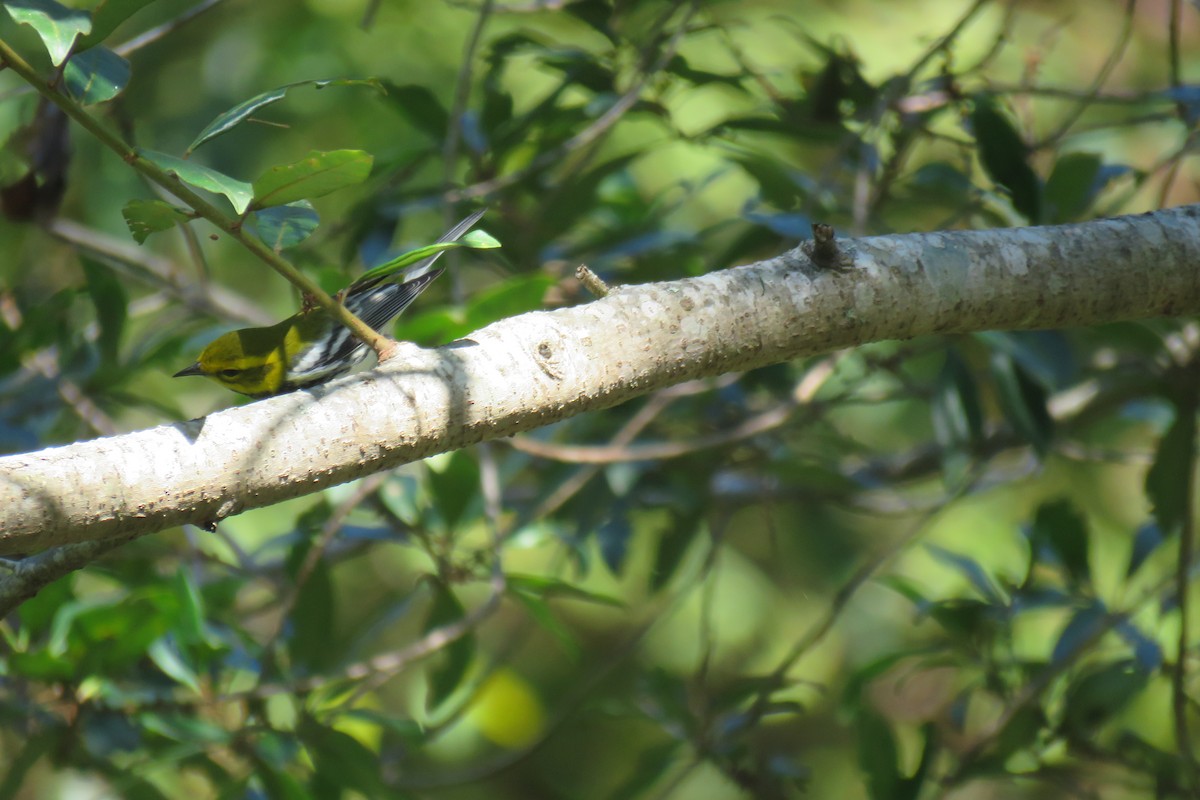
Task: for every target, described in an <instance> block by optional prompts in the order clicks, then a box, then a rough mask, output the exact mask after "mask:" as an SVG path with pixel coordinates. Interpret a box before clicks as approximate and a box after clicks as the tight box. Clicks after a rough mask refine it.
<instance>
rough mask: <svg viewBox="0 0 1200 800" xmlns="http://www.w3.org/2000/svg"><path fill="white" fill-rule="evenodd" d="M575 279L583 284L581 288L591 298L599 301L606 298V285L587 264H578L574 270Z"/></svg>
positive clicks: (607, 289) (607, 290)
mask: <svg viewBox="0 0 1200 800" xmlns="http://www.w3.org/2000/svg"><path fill="white" fill-rule="evenodd" d="M575 279H576V280H577V281H579V282H580V283H581V284H583V288H584V289H587V290H588V293H589V294H591V295H592V296H593V297H595V298H597V299H599V298H601V297H607V296H608V292H609V288H608V284H607V283H605V282H604V281H603V280H602V279H601V278H600V276H599V275H597V274H596V273H594V272H592V271H591V270H590V269H589V268H588V265H587V264H580V265H579V266H578V267H576V268H575Z"/></svg>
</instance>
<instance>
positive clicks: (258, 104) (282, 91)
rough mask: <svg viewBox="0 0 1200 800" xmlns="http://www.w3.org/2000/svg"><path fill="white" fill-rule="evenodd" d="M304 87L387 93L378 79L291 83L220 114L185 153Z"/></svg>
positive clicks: (256, 96) (341, 79) (189, 152)
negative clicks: (351, 88) (362, 87)
mask: <svg viewBox="0 0 1200 800" xmlns="http://www.w3.org/2000/svg"><path fill="white" fill-rule="evenodd" d="M304 86H314V87H316V88H317V89H324V88H325V87H327V86H370V87H371V88H373V89H375V90H376V91H378V92H380V93H381V94H385V93H386V92H385V89H384V87H383V84H382V83H381V82H380V81H379V80H377V79H376V78H367V79H359V80H356V79H350V78H336V79H325V80H308V81H297V82H296V83H289V84H288V85H286V86H280V87H279V88H277V89H271V90H270V91H267V92H263V93H262V94H258V95H255V96H254V97H251V98H250V99H249V100H246V101H244V102H241V103H238V104H237V105H236V106H234V107H233V108H231V109H229V110H228V111H224V112H222V113H220V114H218V115H217V117H216V119H214V120H213V121H212V122H210V123H208V125H206V126H204V130H202V131H200V134H199V135H198V136H197V137H196V138H195V140H193V141H192V143H191V144H189V145H188V148H187V150H186V151H185V152H186V153H187V154H188V155H190V154H191V153H192V152H193V151H194V150H195V149H196V148H197V147H199V146H200V145H202V144H204V143H205V142H208V141H211V140H212V139H215V138H217V137H218V136H220V135H222V134H225V133H228V132H229V131H231V130H233V129H234V128H236V127H237V126H238V125H240V124H241V123H243V122H245V121H246V120H247V119H249V117H250V115H251V114H253V113H254V112H256V111H259V110H261V109H263V108H265V107H267V106H269V105H271V104H272V103H277V102H279V101H280V100H282V99H283V98H284V97H286V96H287V94H288V92H290V91H291V90H292V89H298V88H300V87H304Z"/></svg>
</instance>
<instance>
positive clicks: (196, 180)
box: [137, 148, 254, 214]
mask: <svg viewBox="0 0 1200 800" xmlns="http://www.w3.org/2000/svg"><path fill="white" fill-rule="evenodd" d="M137 154H138V155H139V156H141V157H142V158H145V159H146V160H147V161H151V162H153V163H154V164H156V165H157V166H158V167H160V168H162V169H164V170H166V171H167V172H171V173H174V174H175V176H176V177H177V178H179V180H181V181H183V182H184V183H186V184H188V185H189V186H194V187H196V188H197V189H204V190H205V191H208V192H213V193H214V194H222V195H225V197H226V199H228V200H229V202H230V203H231V204H232V205H233V210H234V211H236V212H237V213H238V214H242V213H244V212H245V210H246V207H247V206H249V205H250V200H251V199H252V198H253V197H254V189H253V188H252V187H251V186H250V184H248V183H246V182H245V181H239V180H237V179H236V178H231V177H229V176H228V175H225V174H224V173H221V172H217V171H216V170H215V169H210V168H209V167H205V166H202V165H200V164H196V163H194V162H191V161H184V160H183V159H182V158H176V157H175V156H169V155H167V154H166V153H157V152H155V151H153V150H144V149H142V148H138V150H137Z"/></svg>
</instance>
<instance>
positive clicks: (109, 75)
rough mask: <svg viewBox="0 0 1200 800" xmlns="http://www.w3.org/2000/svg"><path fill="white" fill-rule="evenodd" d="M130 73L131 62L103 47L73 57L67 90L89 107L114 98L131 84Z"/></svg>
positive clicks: (67, 79) (66, 72)
mask: <svg viewBox="0 0 1200 800" xmlns="http://www.w3.org/2000/svg"><path fill="white" fill-rule="evenodd" d="M129 75H130V70H129V62H128V61H126V60H125V59H123V58H121V56H119V55H117V54H116V53H114V52H113V51H112V50H109V49H108V48H107V47H103V46H100V47H93V48H92V49H90V50H85V51H84V52H82V53H76V54H75V55H73V56H71V60H70V61H68V62H67V68H66V70H64V72H63V76H64V77H65V78H66V81H67V91H69V92H70V93H71V96H72V97H74V98H75V99H76V100H78V101H79V102H80V103H82V104H83V105H85V106H86V105H94V104H95V103H103V102H105V101H106V100H112V99H113V98H114V97H116V96H117V95H119V94H120V93H121V92H122V91H123V90H124V89H125V87H126V86H127V85H128V84H129Z"/></svg>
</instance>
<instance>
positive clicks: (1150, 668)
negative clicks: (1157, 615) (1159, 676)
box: [1117, 619, 1163, 673]
mask: <svg viewBox="0 0 1200 800" xmlns="http://www.w3.org/2000/svg"><path fill="white" fill-rule="evenodd" d="M1117 635H1118V636H1120V637H1121V639H1123V640H1124V641H1125V643H1126V644H1128V645H1129V646H1130V647H1132V648H1133V660H1134V661H1135V662H1137V666H1138V669H1140V670H1142V671H1143V672H1146V673H1154V672H1157V671H1158V670H1159V669H1161V668H1162V665H1163V650H1162V646H1161V645H1160V644H1159V643H1158V642H1156V641H1155V640H1154V639H1153V638H1152V637H1150V636H1147V635H1146V634H1145V633H1143V632H1142V630H1141V628H1139V627H1138V626H1137V625H1134V624H1133V623H1132V622H1130V621H1129V620H1127V619H1124V620H1121V621H1120V622H1118V623H1117Z"/></svg>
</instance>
